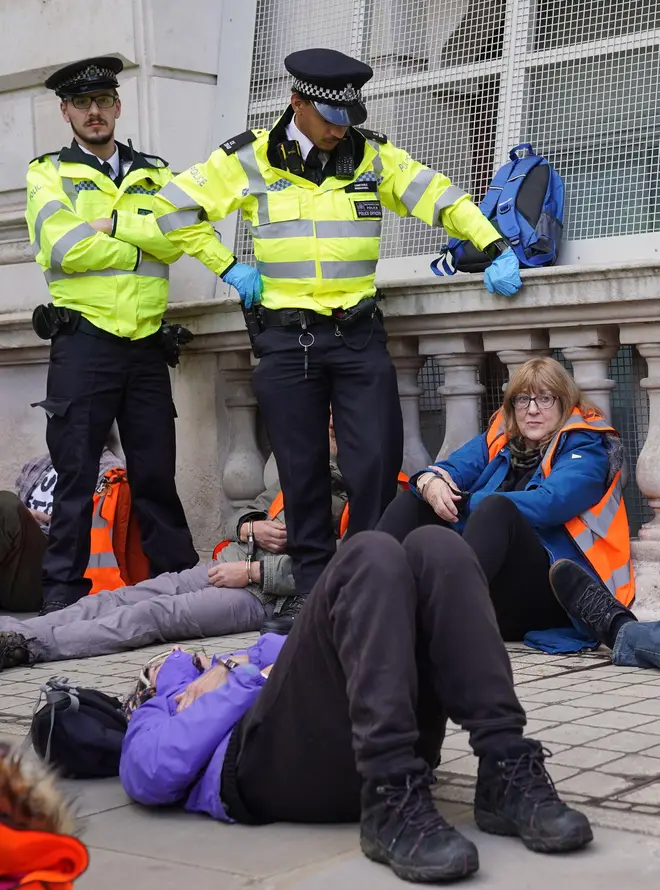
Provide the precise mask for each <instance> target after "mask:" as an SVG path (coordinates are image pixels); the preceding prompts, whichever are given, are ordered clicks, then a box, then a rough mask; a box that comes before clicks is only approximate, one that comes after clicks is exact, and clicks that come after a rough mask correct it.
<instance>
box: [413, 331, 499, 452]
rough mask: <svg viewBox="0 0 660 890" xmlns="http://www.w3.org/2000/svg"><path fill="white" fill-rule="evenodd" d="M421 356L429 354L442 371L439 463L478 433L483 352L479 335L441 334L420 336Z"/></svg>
mask: <svg viewBox="0 0 660 890" xmlns="http://www.w3.org/2000/svg"><path fill="white" fill-rule="evenodd" d="M419 351H420V353H421V355H423V356H427V355H432V356H433V357H434V358H435V359H436V360H437V361H438V362H439V364H440V365H441V366H442V368H443V370H444V372H445V381H444V384H443V385H442V386H441V387H439V389H438V392H439V393H440V395H441V396H443V398H444V408H445V438H444V440H443V443H442V448H441V449H440V451H439V452H438V456H437V460H442V459H443V458H445V457H447V456H448V455H449V454H451V452H452V451H454V450H455V449H456V448H459V447H460V446H461V445H464V444H465V443H466V442H467V441H468V440H469V439H471V438H472V437H473V436H476V435H478V434H479V433H480V432H481V399H482V396H483V395H484V393H485V392H486V387H485V386H483V385H482V384H481V383H479V367H480V365H481V364H482V362H483V358H484V350H483V345H482V341H481V335H480V334H441V335H438V336H433V337H420V349H419Z"/></svg>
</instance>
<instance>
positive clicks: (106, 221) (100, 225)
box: [90, 217, 112, 235]
mask: <svg viewBox="0 0 660 890" xmlns="http://www.w3.org/2000/svg"><path fill="white" fill-rule="evenodd" d="M90 226H91V227H92V228H93V229H96V231H97V232H103V234H104V235H112V220H111V219H110V218H109V217H108V218H103V219H95V220H94V222H91V223H90Z"/></svg>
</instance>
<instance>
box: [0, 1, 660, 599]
mask: <svg viewBox="0 0 660 890" xmlns="http://www.w3.org/2000/svg"><path fill="white" fill-rule="evenodd" d="M0 16H1V19H0V22H1V24H2V26H3V27H2V29H1V30H0V44H1V46H2V52H1V53H0V149H1V150H0V417H1V418H2V424H0V486H2V487H8V486H10V485H11V484H12V481H13V478H14V476H15V475H16V471H17V469H18V468H19V466H20V463H21V461H22V460H23V459H24V458H25V457H26V456H28V455H30V454H33V453H36V452H39V451H41V450H43V448H44V440H43V433H44V418H43V416H42V415H40V413H39V411H36V410H34V409H31V408H30V407H29V403H30V402H33V401H37V400H38V399H39V398H40V397H41V395H42V393H43V388H44V379H45V367H46V364H45V363H46V359H47V350H46V349H45V347H44V345H43V344H40V342H39V341H38V340H37V339H36V337H35V336H34V334H33V333H32V331H31V327H30V323H29V318H30V313H31V310H32V308H33V307H34V306H35V305H36V304H37V303H39V302H41V301H42V300H43V299H44V298H45V297H46V295H47V294H46V290H45V285H44V284H43V279H42V277H41V274H40V271H39V270H38V269H37V267H36V266H35V264H34V263H33V262H32V257H31V253H30V249H29V244H28V243H27V232H26V228H25V226H24V223H23V217H22V214H23V207H24V194H23V182H24V175H25V168H26V165H27V162H28V161H29V160H30V159H31V158H32V157H34V156H35V155H38V154H40V153H42V152H44V151H52V150H54V149H56V148H59V147H60V146H61V145H62V144H64V143H65V142H66V141H68V139H69V138H70V137H69V134H68V133H67V130H66V127H65V126H64V125H63V123H62V122H61V120H60V118H59V110H58V106H57V101H56V100H55V99H54V98H53V96H52V94H48V93H47V92H46V91H45V90H44V89H43V87H42V86H41V84H42V83H43V80H44V79H45V77H46V76H47V75H48V74H49V73H51V71H53V70H54V69H55V68H57V67H59V66H60V65H63V64H66V63H68V62H70V61H73V60H75V59H76V58H82V57H85V56H90V55H94V54H101V53H111V54H115V55H119V56H121V57H122V59H123V60H124V62H125V65H126V70H125V72H124V74H123V75H122V89H121V95H122V100H123V104H124V111H123V115H122V118H121V120H120V122H119V128H118V132H119V137H120V138H121V139H122V140H124V141H125V140H126V138H128V137H130V138H132V139H133V141H134V143H135V145H136V146H137V147H139V148H142V149H143V150H145V151H152V152H156V153H158V154H161V155H163V156H164V157H166V158H168V160H169V161H170V163H171V165H172V166H173V168H174V169H177V170H178V169H183V168H185V167H186V166H188V165H189V164H191V163H193V162H194V161H195V160H199V159H200V158H204V157H205V156H206V155H207V154H208V153H209V152H210V150H211V149H212V148H214V147H215V146H217V145H218V144H219V143H220V142H221V141H223V140H224V139H227V138H229V137H231V136H232V135H235V134H236V133H239V132H241V131H243V130H244V129H245V128H246V126H270V125H271V124H272V123H273V121H274V120H275V119H276V118H277V116H278V114H279V113H280V112H281V111H282V109H283V108H284V106H285V104H286V102H287V98H288V92H289V78H288V77H287V76H286V74H285V72H284V69H283V66H282V59H283V58H284V56H285V55H286V54H287V53H288V52H291V51H293V50H296V49H301V48H304V47H308V46H328V47H332V48H335V49H340V50H342V51H344V52H347V53H350V54H353V55H356V56H359V57H360V58H362V59H363V60H365V61H367V62H369V63H370V64H371V65H372V66H373V67H374V70H375V76H374V78H373V80H372V81H371V82H370V84H368V85H367V88H366V89H365V91H364V92H365V96H366V100H367V103H368V108H369V113H370V116H369V120H368V125H370V126H373V127H374V128H375V129H379V130H381V131H382V132H384V133H386V134H387V135H388V136H389V138H390V139H391V140H392V141H393V142H394V143H395V144H397V145H400V146H402V147H405V148H407V149H408V150H409V151H410V153H411V154H412V155H413V156H414V157H416V158H417V159H419V160H421V161H423V162H425V163H427V164H429V165H430V166H433V167H436V168H438V169H441V170H443V171H444V172H445V173H447V174H449V175H450V176H451V177H452V179H453V180H454V182H455V183H456V184H457V185H460V186H462V187H464V188H466V189H467V190H469V191H470V193H471V194H473V196H474V197H475V198H476V199H479V198H481V196H482V195H483V192H484V190H485V187H486V185H487V183H488V181H489V179H490V177H491V175H492V173H493V172H494V170H496V169H497V168H498V167H499V166H500V165H501V164H502V163H503V162H504V161H505V160H506V158H507V154H508V151H509V149H510V148H512V147H513V146H515V145H517V144H519V143H525V142H530V143H532V144H533V146H534V148H535V149H536V150H537V151H539V152H540V153H542V154H544V155H545V156H546V157H547V158H548V159H549V160H550V161H551V162H552V163H553V164H554V165H555V167H556V168H557V169H558V170H559V172H560V173H561V174H562V176H563V177H564V180H565V183H566V215H565V222H564V243H563V246H562V251H561V257H560V262H559V264H558V265H557V266H555V267H554V268H551V269H544V270H538V271H534V272H529V273H526V274H525V275H524V276H523V277H524V281H525V287H524V288H523V291H522V292H521V294H520V295H519V296H517V297H516V298H513V299H508V298H505V297H499V296H490V295H489V294H488V293H487V292H486V291H485V289H484V288H483V286H482V284H481V281H480V279H479V277H474V276H464V275H459V276H455V277H454V278H453V279H450V280H444V279H437V278H434V277H433V276H432V275H431V273H430V271H429V261H430V260H431V259H432V258H433V257H434V256H435V255H437V250H438V247H439V245H440V244H441V243H442V233H439V232H438V231H437V230H433V231H432V230H430V229H428V228H426V227H425V226H423V224H422V223H420V222H418V221H417V220H411V219H403V220H402V219H399V218H397V217H394V216H393V215H391V214H389V215H388V216H387V219H386V220H385V226H384V237H383V242H382V254H381V261H380V263H379V266H378V283H379V285H380V287H381V288H382V289H383V291H384V293H385V296H386V299H385V303H384V308H385V313H386V316H387V324H388V328H389V333H390V345H391V351H392V355H393V357H394V359H395V362H396V365H397V369H398V373H399V388H400V394H401V400H402V406H403V410H404V418H405V426H406V450H405V462H404V469H406V470H412V469H415V468H417V467H418V466H420V465H421V464H423V463H425V462H426V461H427V460H428V456H429V454H435V453H436V452H438V451H439V452H440V453H442V454H446V453H447V452H449V451H450V450H451V449H453V448H454V447H456V446H457V445H459V444H461V443H462V442H464V441H465V440H466V439H467V438H469V437H470V436H471V435H474V434H475V433H477V432H478V431H479V430H481V429H483V428H484V425H485V423H486V422H487V419H488V417H489V415H490V413H491V411H492V410H493V409H494V408H495V406H496V405H497V402H498V399H499V397H500V394H501V387H502V385H503V383H504V382H505V381H506V379H507V377H508V375H509V373H510V372H511V371H512V370H513V369H515V368H516V367H518V366H519V365H520V364H521V363H522V362H524V361H525V360H526V359H527V358H529V357H531V356H532V355H539V354H542V355H548V354H554V355H555V356H556V357H557V358H559V359H560V360H561V361H563V362H565V363H566V365H567V366H568V367H569V368H571V369H572V372H573V373H574V375H575V377H576V379H577V380H578V381H579V382H580V384H581V385H582V386H583V388H584V389H585V390H586V391H587V392H588V393H589V395H590V396H591V397H592V398H593V399H594V400H595V401H597V402H598V403H599V404H600V405H601V406H602V407H603V409H604V410H605V411H606V412H607V413H608V415H609V416H610V417H611V418H612V420H613V422H614V423H615V425H617V427H618V428H619V429H620V430H621V432H622V434H623V436H624V439H625V442H626V445H627V449H628V455H629V459H628V468H627V469H628V484H627V486H626V494H625V496H626V500H627V502H628V506H629V511H630V515H631V524H632V532H633V535H634V539H635V542H634V552H635V557H636V565H637V576H638V589H639V604H640V607H642V608H643V609H646V610H653V609H655V608H656V603H657V604H658V605H660V516H659V515H658V514H657V513H656V511H657V510H658V509H660V318H658V300H657V296H658V291H659V290H660V285H659V284H658V271H659V270H660V232H659V229H660V203H659V200H658V182H659V177H658V173H659V169H658V168H659V166H660V90H659V86H660V83H659V80H660V73H659V72H660V64H659V63H660V4H658V3H657V2H652V0H609V2H605V0H573V2H570V3H568V2H562V0H488V2H487V0H444V2H443V3H438V2H432V0H379V2H378V3H376V2H374V0H323V2H321V0H310V2H309V3H308V4H307V5H306V6H305V7H302V6H299V5H297V4H292V3H290V2H289V0H243V2H238V0H188V2H187V3H186V4H180V3H177V2H176V0H112V2H110V0H99V2H97V3H94V4H90V3H86V2H84V0H22V3H21V4H15V3H13V2H12V0H0ZM218 229H219V231H220V233H221V235H222V237H223V240H224V241H225V243H227V244H229V245H233V246H234V249H235V251H236V253H237V255H238V256H239V257H240V258H242V259H245V260H249V257H250V255H251V254H250V245H249V241H248V239H247V237H246V234H245V232H244V230H243V228H242V226H241V224H240V222H239V221H237V220H236V219H233V218H231V219H228V220H227V221H225V222H224V223H222V224H220V225H219V226H218ZM171 282H172V291H171V298H172V306H171V309H170V312H169V316H170V317H171V318H175V319H177V320H179V321H182V322H183V323H185V324H186V325H187V326H189V327H190V328H191V329H192V330H193V331H194V332H195V333H196V335H197V336H196V339H195V341H194V343H193V344H192V347H190V348H189V349H188V351H187V353H186V356H185V358H184V359H183V361H182V363H181V366H180V368H179V369H177V370H176V371H175V372H174V373H173V381H174V390H175V401H176V406H177V411H178V416H179V420H178V444H179V485H180V489H181V492H182V495H183V497H184V501H185V504H186V509H187V511H188V513H189V516H190V520H191V525H192V527H193V529H194V533H195V538H196V543H197V546H198V547H199V549H200V550H208V549H210V548H211V547H212V546H213V544H214V543H215V541H216V540H217V538H218V536H219V534H220V527H221V521H222V516H223V515H224V514H225V513H226V511H227V509H228V508H229V506H230V503H239V502H241V501H245V500H246V499H248V498H250V497H252V496H253V495H254V494H255V493H256V492H257V491H259V490H260V488H261V487H262V485H263V479H264V461H265V460H266V458H267V451H266V450H265V447H264V439H263V435H262V431H261V430H260V426H259V421H258V417H257V412H256V405H255V401H254V398H253V396H252V391H251V386H250V374H251V367H252V363H253V360H252V358H251V355H250V352H249V348H248V342H247V337H246V335H245V332H244V329H243V323H242V317H241V315H240V312H238V311H237V305H236V302H235V298H234V297H233V296H232V295H230V294H229V293H228V292H227V289H226V287H225V286H224V285H223V284H222V282H218V281H216V280H215V279H214V278H213V276H211V275H209V274H208V273H207V272H206V270H204V269H203V268H202V267H201V266H199V265H198V264H195V263H194V262H193V261H190V260H188V259H187V258H185V259H183V260H181V261H180V262H179V263H177V265H176V266H175V267H174V268H173V269H172V277H171ZM270 474H272V467H270V466H267V467H266V475H267V476H269V475H270Z"/></svg>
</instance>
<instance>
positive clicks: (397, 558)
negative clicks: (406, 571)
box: [339, 531, 406, 574]
mask: <svg viewBox="0 0 660 890" xmlns="http://www.w3.org/2000/svg"><path fill="white" fill-rule="evenodd" d="M339 554H340V555H341V556H343V559H344V560H348V561H350V562H351V563H356V564H358V565H361V566H369V567H370V569H372V570H373V571H374V572H378V573H383V574H387V573H388V572H391V571H393V570H394V569H395V567H396V566H398V565H400V564H403V563H404V562H405V561H406V558H405V553H404V551H403V548H402V546H401V544H399V542H398V541H397V540H396V539H395V538H393V537H392V536H391V535H388V534H387V533H386V532H381V531H366V532H358V533H357V534H356V535H354V536H353V537H352V538H350V539H349V540H348V541H346V542H345V543H343V544H342V545H341V546H340V548H339Z"/></svg>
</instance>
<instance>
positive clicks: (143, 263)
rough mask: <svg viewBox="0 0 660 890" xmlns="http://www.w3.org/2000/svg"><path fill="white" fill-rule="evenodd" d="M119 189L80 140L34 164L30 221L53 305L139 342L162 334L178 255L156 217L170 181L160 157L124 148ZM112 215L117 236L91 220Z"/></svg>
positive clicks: (30, 181)
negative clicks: (171, 271) (172, 268)
mask: <svg viewBox="0 0 660 890" xmlns="http://www.w3.org/2000/svg"><path fill="white" fill-rule="evenodd" d="M119 156H120V163H121V166H122V170H125V171H126V172H125V175H124V178H123V180H122V181H121V183H120V185H119V187H117V186H116V185H115V183H114V182H113V180H112V179H111V178H110V177H109V176H107V175H106V174H105V173H103V172H102V170H101V168H100V162H99V161H98V159H97V158H96V157H94V156H92V155H88V154H86V153H85V152H83V151H82V149H81V148H80V146H79V145H78V144H77V142H75V141H74V142H73V143H72V145H71V146H70V147H69V148H63V149H62V150H61V151H59V152H55V153H53V154H46V155H42V156H41V157H39V158H36V159H35V160H34V161H32V162H31V163H30V166H29V168H28V174H27V211H26V219H27V224H28V230H29V233H30V241H31V244H32V249H33V251H34V255H35V258H36V260H37V262H38V263H39V265H40V266H41V268H42V269H43V271H44V275H45V278H46V282H47V283H48V287H49V290H50V296H51V299H52V302H53V303H54V304H55V305H56V306H66V307H67V308H69V309H77V310H78V311H80V312H81V313H82V315H83V316H84V317H85V318H87V319H88V320H89V321H90V322H92V324H94V325H96V326H97V327H99V328H102V329H103V330H105V331H109V332H110V333H111V334H115V335H116V336H118V337H128V338H130V339H132V340H137V339H140V338H142V337H147V336H149V335H150V334H153V333H154V332H155V331H157V330H158V328H159V327H160V323H161V318H162V316H163V313H164V312H165V308H166V306H167V293H168V279H169V266H168V264H169V263H173V262H174V261H175V260H177V259H178V258H179V257H180V256H181V251H180V250H178V249H177V248H176V247H175V246H174V245H173V244H172V243H171V242H170V241H169V240H168V239H167V238H165V237H163V235H162V234H161V232H160V229H159V228H158V225H157V224H156V221H155V219H154V216H153V213H152V209H153V208H152V204H153V200H154V195H156V194H157V193H158V192H159V191H160V189H161V188H162V187H163V186H164V185H165V184H166V183H167V182H169V181H170V180H171V179H172V173H171V172H170V170H169V168H168V167H167V164H166V162H165V161H163V160H162V159H161V158H157V157H153V156H149V155H143V154H141V153H139V152H137V151H134V150H133V147H132V146H130V147H128V146H124V145H119ZM107 217H112V218H113V219H114V233H113V235H112V236H110V235H105V234H103V233H102V232H96V231H95V230H94V229H93V228H92V227H91V226H90V222H93V221H94V220H97V219H101V218H107Z"/></svg>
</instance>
